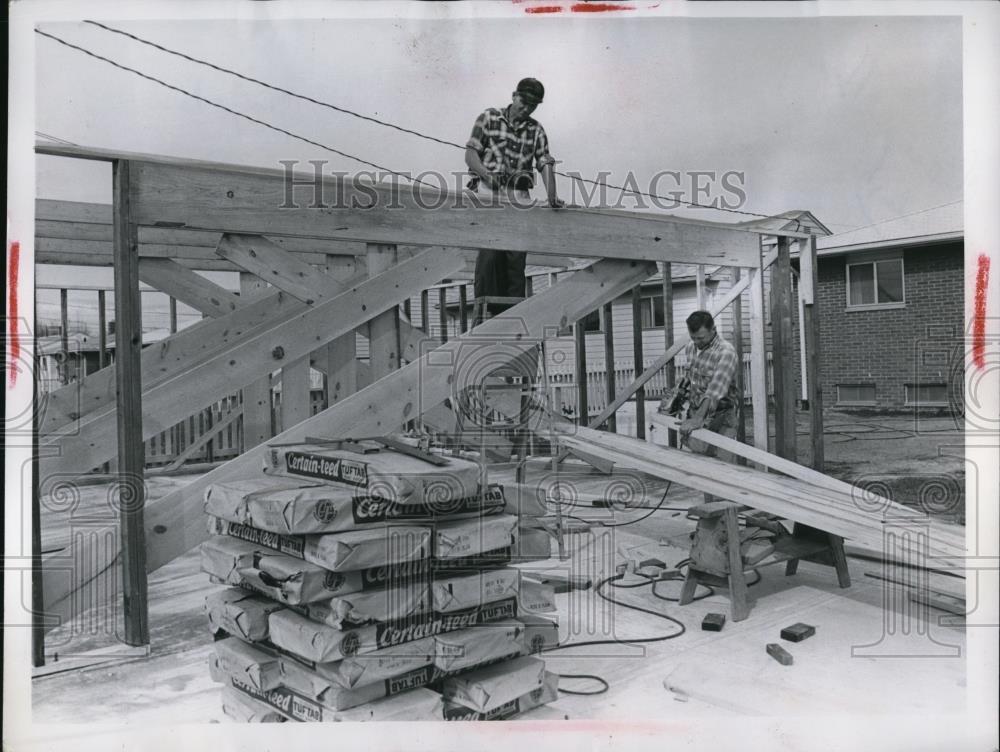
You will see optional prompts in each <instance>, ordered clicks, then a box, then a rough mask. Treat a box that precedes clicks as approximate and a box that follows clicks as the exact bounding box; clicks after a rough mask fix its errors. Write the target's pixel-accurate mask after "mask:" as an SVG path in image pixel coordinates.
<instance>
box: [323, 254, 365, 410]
mask: <svg viewBox="0 0 1000 752" xmlns="http://www.w3.org/2000/svg"><path fill="white" fill-rule="evenodd" d="M326 273H327V274H329V275H330V276H331V277H333V278H334V279H337V280H338V281H340V282H345V281H347V280H348V279H350V278H351V277H354V276H355V275H356V274H357V273H358V260H357V258H355V257H354V256H332V255H327V257H326ZM357 357H358V352H357V336H356V334H355V332H354V331H350V332H347V334H344V335H341V336H340V337H337V339H335V340H333V341H332V342H330V343H329V344H328V345H327V346H326V401H327V407H329V406H330V405H333V404H336V403H337V402H340V400H342V399H344V397H349V396H350V395H352V394H354V393H355V392H356V391H358V368H357V362H358V361H357Z"/></svg>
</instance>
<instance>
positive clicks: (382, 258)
mask: <svg viewBox="0 0 1000 752" xmlns="http://www.w3.org/2000/svg"><path fill="white" fill-rule="evenodd" d="M365 261H366V262H367V264H368V276H369V277H374V276H376V275H378V274H381V273H382V272H384V271H385V270H386V269H389V268H391V267H392V266H393V265H394V264H395V263H396V246H395V245H386V244H382V243H368V253H367V255H366V256H365ZM368 333H369V337H368V363H369V365H370V366H371V375H372V382H373V383H374V382H376V381H378V380H379V379H380V378H382V377H383V376H387V375H388V374H390V373H392V372H393V371H395V370H396V369H397V368H399V319H398V317H397V314H396V307H395V306H393V307H392V308H390V309H389V310H388V311H386V312H385V313H381V314H379V315H378V316H376V317H375V318H373V319H372V320H371V321H369V322H368ZM429 333H430V332H429V331H428V334H429Z"/></svg>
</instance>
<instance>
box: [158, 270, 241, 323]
mask: <svg viewBox="0 0 1000 752" xmlns="http://www.w3.org/2000/svg"><path fill="white" fill-rule="evenodd" d="M139 279H140V280H142V281H143V282H145V283H146V284H147V285H151V286H152V287H155V288H156V289H157V290H159V291H160V292H163V293H166V294H167V295H169V296H171V297H172V298H176V299H177V300H179V301H180V302H181V303H184V305H187V306H190V307H191V308H194V309H195V310H196V311H198V312H200V313H204V314H206V315H208V316H212V317H213V318H218V317H219V316H225V315H226V314H229V313H232V312H233V311H235V310H236V309H238V308H242V307H243V306H244V305H246V302H247V301H246V300H245V299H243V298H241V297H240V296H239V295H234V294H233V293H231V292H229V290H227V289H225V288H224V287H221V286H219V285H217V284H215V283H214V282H212V281H211V280H208V279H205V278H204V277H202V276H200V275H198V274H195V273H194V272H193V271H191V270H190V269H188V268H187V267H184V266H181V265H180V264H178V263H177V262H176V261H172V260H171V259H158V258H140V259H139Z"/></svg>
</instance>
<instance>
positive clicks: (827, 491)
mask: <svg viewBox="0 0 1000 752" xmlns="http://www.w3.org/2000/svg"><path fill="white" fill-rule="evenodd" d="M554 428H555V429H556V430H559V428H558V426H554ZM562 432H564V433H565V435H563V436H561V437H560V441H561V442H562V443H564V444H565V445H566V446H576V447H582V448H583V449H585V450H589V451H600V452H602V453H604V454H605V456H606V457H607V458H608V459H609V460H611V461H614V462H615V463H616V464H619V465H621V466H623V467H632V468H634V469H637V470H641V471H644V472H647V473H649V474H650V475H653V476H655V477H658V478H663V479H665V480H670V481H672V482H677V483H680V484H682V485H684V486H687V487H689V488H692V489H694V490H697V491H702V492H704V493H710V494H712V495H713V496H719V497H721V498H724V499H729V500H730V501H735V502H739V503H742V504H747V505H749V506H752V507H754V508H756V509H761V510H763V511H765V512H771V513H772V514H777V515H780V516H781V517H784V518H786V519H790V520H793V521H795V522H800V523H802V524H805V525H809V526H811V527H815V528H818V529H820V530H825V531H827V532H830V533H833V534H835V535H840V536H842V537H844V538H847V539H849V540H851V541H853V542H854V543H855V544H858V545H862V546H865V547H867V548H870V549H872V550H876V551H883V549H884V540H883V535H884V532H885V525H886V524H889V523H899V524H901V525H910V524H912V525H914V526H915V529H916V527H920V526H924V525H929V523H930V520H929V518H928V517H927V515H924V514H922V513H920V512H917V511H915V510H912V509H909V508H907V507H904V506H902V505H900V504H895V503H892V502H887V503H886V504H885V505H884V506H883V507H882V508H881V510H879V511H874V510H873V509H872V508H870V507H862V506H859V505H858V504H857V503H856V499H855V497H854V494H853V493H852V492H847V493H845V492H843V491H842V490H841V489H838V488H829V487H823V486H819V485H815V484H813V483H811V482H808V481H802V480H801V479H799V478H791V477H789V478H781V477H778V476H775V475H772V474H769V473H767V472H764V471H761V470H756V469H754V468H749V467H741V466H739V465H731V464H727V463H725V462H722V461H720V460H717V459H715V458H711V457H704V456H701V455H696V454H692V453H690V452H682V451H679V450H675V449H668V448H664V447H658V446H654V445H650V444H647V443H645V442H641V441H638V440H636V439H632V438H630V437H624V436H612V435H610V434H606V433H601V432H599V431H594V430H593V429H589V428H587V429H576V432H575V433H574V434H570V433H569V432H568V431H566V430H565V429H563V431H562ZM705 433H709V432H705ZM699 438H700V437H699ZM709 438H711V437H709ZM734 443H736V442H734ZM754 451H759V450H754ZM792 464H795V463H792ZM803 469H804V470H806V471H808V472H809V473H813V472H815V471H812V470H810V469H809V468H803ZM831 480H832V479H831ZM886 501H887V500H886ZM928 551H929V553H930V555H931V556H934V557H941V558H942V559H947V560H950V561H951V562H958V561H959V560H960V559H961V558H962V557H963V556H964V555H965V546H964V540H960V539H959V537H958V536H956V535H955V534H954V532H952V531H948V530H946V529H944V528H942V527H940V526H930V529H929V531H928Z"/></svg>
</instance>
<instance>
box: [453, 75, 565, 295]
mask: <svg viewBox="0 0 1000 752" xmlns="http://www.w3.org/2000/svg"><path fill="white" fill-rule="evenodd" d="M544 96H545V87H544V86H542V84H541V82H540V81H538V80H536V79H534V78H524V79H521V81H520V82H519V83H518V84H517V89H516V90H515V91H514V92H513V94H512V96H511V103H510V104H509V105H508V106H507V107H505V108H504V109H502V110H501V109H497V108H494V107H490V108H489V109H487V110H486V111H484V112H483V113H482V114H480V116H479V117H478V118H476V122H475V125H473V126H472V135H471V136H470V137H469V140H468V142H467V143H466V145H465V164H466V165H467V166H468V168H469V170H470V172H472V178H471V179H470V180H469V182H468V184H467V187H468V188H471V189H472V190H477V189H478V188H479V187H480V185H483V186H485V187H486V188H489V189H490V190H491V191H493V192H494V193H500V194H506V195H507V196H511V195H513V196H514V197H516V198H517V199H519V200H527V199H528V198H529V196H528V191H529V190H531V189H532V188H533V187H534V184H535V182H534V169H537V170H538V171H539V172H541V173H542V181H543V182H544V183H545V191H546V194H547V196H548V202H549V206H551V207H552V208H554V209H558V208H560V207H563V206H565V203H564V202H563V201H561V200H560V199H559V197H558V196H557V195H556V179H555V173H554V171H553V165H554V164H555V160H554V159H553V158H552V155H551V154H549V139H548V136H546V135H545V129H544V128H542V125H541V123H539V122H538V121H537V120H535V119H533V118H532V117H531V113H532V112H534V111H535V108H536V107H538V105H539V104H541V103H542V99H543V98H544ZM533 167H534V169H533ZM525 259H526V254H524V253H520V252H515V251H498V250H484V251H480V252H479V256H478V257H477V259H476V274H475V282H474V285H473V287H474V290H475V296H476V298H484V297H505V298H524V297H525V294H526V285H525V277H524V266H525ZM506 307H507V306H502V307H499V308H500V309H501V310H502V309H505V308H506ZM499 312H500V310H496V309H494V310H491V311H490V312H489V313H491V314H492V313H499Z"/></svg>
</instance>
